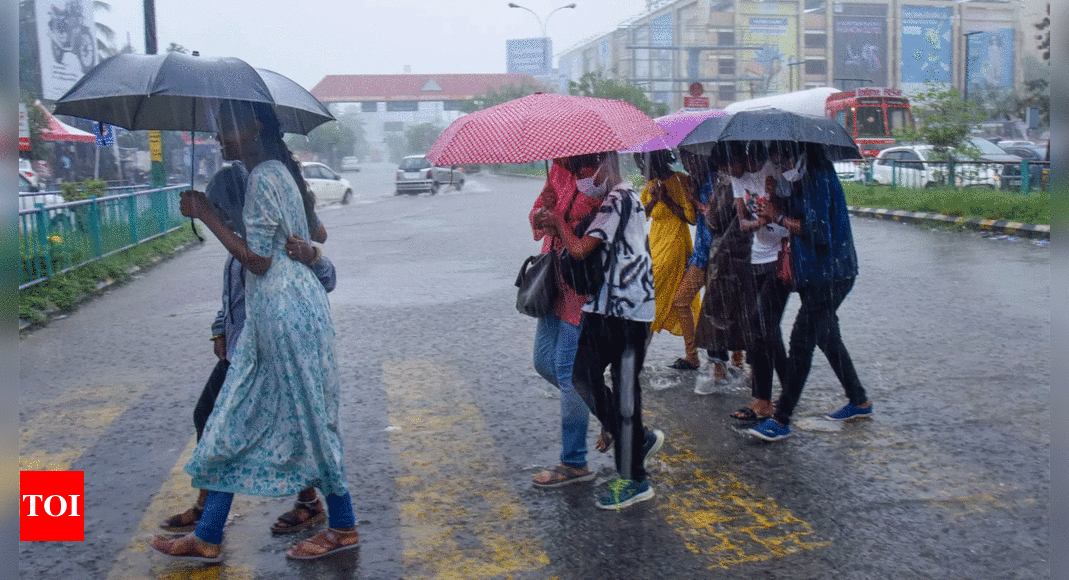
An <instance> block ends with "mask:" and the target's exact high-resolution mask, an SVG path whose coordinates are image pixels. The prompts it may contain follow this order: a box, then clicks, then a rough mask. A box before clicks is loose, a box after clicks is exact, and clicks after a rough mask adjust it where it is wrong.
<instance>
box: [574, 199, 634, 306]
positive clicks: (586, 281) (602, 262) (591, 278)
mask: <svg viewBox="0 0 1069 580" xmlns="http://www.w3.org/2000/svg"><path fill="white" fill-rule="evenodd" d="M620 202H621V206H620V211H621V214H622V215H621V219H620V223H619V224H618V225H617V227H616V232H615V233H614V235H613V239H612V240H611V241H606V243H603V244H598V247H597V248H595V249H594V251H593V252H590V253H589V254H587V256H586V257H585V258H583V259H581V260H580V259H577V258H573V257H572V255H571V254H569V253H568V250H564V251H563V252H562V253H561V257H560V271H561V278H562V279H563V280H564V283H565V284H567V285H568V286H571V288H572V290H575V292H576V294H581V295H586V296H589V295H592V294H597V293H598V292H600V291H601V288H602V286H603V285H604V284H605V270H606V269H607V266H608V261H607V260H606V259H605V258H606V256H607V255H608V254H607V252H608V251H612V252H615V251H616V249H615V245H616V244H617V243H618V242H619V241H620V237H621V236H622V234H623V232H624V230H626V229H627V221H628V219H630V217H631V198H630V197H629V196H627V195H625V196H623V197H622V198H621V200H620ZM570 209H571V207H570V206H569V210H570ZM595 214H597V211H595V212H593V213H592V214H591V215H590V216H588V218H587V219H585V220H583V221H582V222H580V223H579V224H578V225H577V226H576V227H575V230H574V232H575V237H576V238H579V239H582V237H583V236H585V235H586V230H587V228H588V227H590V222H592V221H594V215H595ZM609 244H611V245H612V247H606V246H607V245H609Z"/></svg>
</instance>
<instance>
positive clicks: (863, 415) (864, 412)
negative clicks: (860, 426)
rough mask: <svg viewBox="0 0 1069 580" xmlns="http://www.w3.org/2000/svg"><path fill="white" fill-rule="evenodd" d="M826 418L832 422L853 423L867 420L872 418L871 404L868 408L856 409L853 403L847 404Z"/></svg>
mask: <svg viewBox="0 0 1069 580" xmlns="http://www.w3.org/2000/svg"><path fill="white" fill-rule="evenodd" d="M827 417H828V418H829V419H831V420H832V421H853V420H855V419H869V418H871V417H872V404H871V403H870V404H869V406H868V407H858V406H857V405H855V404H853V403H847V404H846V406H845V407H843V408H842V409H839V410H838V411H836V412H834V413H828V415H827Z"/></svg>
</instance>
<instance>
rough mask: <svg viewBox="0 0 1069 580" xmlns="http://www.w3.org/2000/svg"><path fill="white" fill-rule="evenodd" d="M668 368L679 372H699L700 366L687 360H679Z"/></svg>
mask: <svg viewBox="0 0 1069 580" xmlns="http://www.w3.org/2000/svg"><path fill="white" fill-rule="evenodd" d="M668 368H671V369H676V370H677V371H696V370H698V365H696V364H694V363H692V362H690V361H689V360H687V359H685V358H677V359H676V362H674V363H672V364H670V365H668Z"/></svg>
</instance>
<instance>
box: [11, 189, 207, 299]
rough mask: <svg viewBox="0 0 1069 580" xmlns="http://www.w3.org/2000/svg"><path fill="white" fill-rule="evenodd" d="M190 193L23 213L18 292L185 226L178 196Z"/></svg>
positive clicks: (120, 197)
mask: <svg viewBox="0 0 1069 580" xmlns="http://www.w3.org/2000/svg"><path fill="white" fill-rule="evenodd" d="M188 188H189V186H188V184H187V185H176V186H171V187H165V188H162V189H151V190H141V191H130V192H126V193H118V194H114V195H107V196H103V197H92V198H89V199H84V200H80V201H73V202H68V203H59V204H53V205H45V204H36V205H35V207H32V208H27V209H21V210H20V211H19V253H20V258H21V261H22V268H21V272H20V277H19V290H22V289H24V288H28V287H30V286H33V285H34V284H38V283H40V282H42V281H44V280H47V279H49V278H52V277H53V276H56V275H59V274H62V273H64V272H67V271H69V270H71V269H73V268H77V267H78V266H82V265H85V264H88V263H90V262H93V261H96V260H100V259H101V258H104V257H107V256H109V255H111V254H114V253H116V252H119V251H122V250H125V249H127V248H130V247H133V246H136V245H137V244H140V243H143V242H146V241H148V240H151V239H153V238H156V237H159V236H161V235H163V234H166V233H168V232H171V231H173V230H176V229H178V228H180V227H182V225H183V224H184V223H185V221H186V218H184V217H182V215H181V213H180V212H179V211H178V201H179V198H178V196H177V195H174V194H175V193H177V192H179V191H182V190H184V189H188ZM30 195H41V194H30ZM20 197H22V194H20Z"/></svg>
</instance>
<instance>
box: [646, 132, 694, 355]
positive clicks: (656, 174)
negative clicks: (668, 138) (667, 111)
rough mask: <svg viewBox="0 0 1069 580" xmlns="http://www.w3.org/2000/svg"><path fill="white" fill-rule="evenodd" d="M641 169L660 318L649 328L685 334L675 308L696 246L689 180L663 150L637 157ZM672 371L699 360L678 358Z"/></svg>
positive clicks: (655, 294)
mask: <svg viewBox="0 0 1069 580" xmlns="http://www.w3.org/2000/svg"><path fill="white" fill-rule="evenodd" d="M635 157H636V161H637V162H638V163H639V168H640V169H642V172H643V174H644V175H645V176H646V178H647V179H648V180H649V181H648V182H647V183H646V187H644V188H643V189H642V205H643V206H645V208H646V217H647V219H648V220H650V254H651V255H652V257H653V284H654V296H655V299H656V302H657V318H656V320H654V321H653V324H652V325H651V326H650V335H651V336H652V334H653V333H654V332H659V331H661V330H667V331H668V332H671V333H672V334H674V335H676V336H681V335H682V334H683V328H682V327H681V326H680V324H679V317H678V314H677V311H676V310H675V309H673V308H672V298H673V297H675V295H676V291H677V290H678V289H679V285H680V283H681V282H682V281H683V274H685V273H686V270H687V259H689V258H690V253H691V252H692V251H693V249H694V247H693V245H692V243H691V238H690V224H693V223H694V221H695V217H696V216H695V213H694V204H693V203H691V201H690V196H689V195H688V188H689V187H690V181H689V180H688V178H687V176H686V175H684V174H682V173H677V172H675V171H672V169H671V168H670V167H669V165H670V164H671V163H672V162H673V161H674V160H675V158H674V155H673V154H672V152H670V151H666V150H660V151H653V152H650V153H648V154H636V155H635ZM700 304H701V303H700V297H698V296H695V297H694V302H693V304H692V305H691V309H690V311H691V313H692V314H691V315H692V316H693V315H694V313H696V312H698V309H699V308H700ZM672 368H678V369H685V370H694V369H697V368H698V361H688V360H686V359H679V360H677V361H676V362H675V363H673V364H672Z"/></svg>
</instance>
